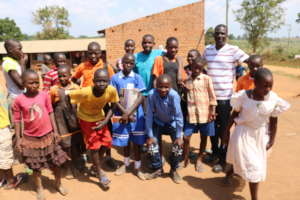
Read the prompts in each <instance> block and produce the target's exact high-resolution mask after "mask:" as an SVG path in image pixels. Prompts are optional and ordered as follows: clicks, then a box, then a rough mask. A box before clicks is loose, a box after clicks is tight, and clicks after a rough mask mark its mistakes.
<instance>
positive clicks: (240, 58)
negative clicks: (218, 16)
mask: <svg viewBox="0 0 300 200" xmlns="http://www.w3.org/2000/svg"><path fill="white" fill-rule="evenodd" d="M214 39H215V44H213V45H208V46H207V47H206V49H205V52H204V55H203V56H204V57H205V59H206V60H207V63H208V68H207V74H208V75H209V76H210V77H211V78H212V81H213V86H214V91H215V94H216V97H217V103H218V105H217V107H216V113H217V118H216V121H215V122H216V123H215V125H216V136H213V137H211V143H212V151H213V157H214V158H218V160H219V162H218V164H217V165H215V166H214V168H213V171H215V172H221V171H222V170H223V168H222V167H223V166H224V164H225V156H226V150H225V149H223V148H222V147H221V146H220V141H221V140H220V139H221V137H222V133H223V132H224V130H225V128H226V126H227V123H228V119H229V116H230V112H231V106H230V98H231V95H232V93H233V83H234V80H235V73H236V69H235V67H236V65H235V63H236V62H240V63H242V62H245V61H246V60H247V59H248V57H249V56H248V55H247V54H246V53H245V52H244V51H242V50H241V49H240V48H239V47H237V46H233V45H230V44H227V43H226V39H227V27H226V25H223V24H220V25H217V26H216V28H215V31H214Z"/></svg>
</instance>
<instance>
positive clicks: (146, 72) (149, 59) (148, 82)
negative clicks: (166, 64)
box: [134, 49, 163, 96]
mask: <svg viewBox="0 0 300 200" xmlns="http://www.w3.org/2000/svg"><path fill="white" fill-rule="evenodd" d="M162 54H163V51H162V50H160V49H153V50H152V51H151V53H150V54H144V53H143V52H139V53H137V54H135V68H134V71H135V72H136V73H137V74H139V75H140V76H141V77H142V79H143V81H144V84H145V86H146V90H145V91H144V92H143V93H142V94H143V95H144V96H148V93H149V91H150V90H151V89H152V81H153V80H152V79H153V78H152V68H153V64H154V60H155V58H156V57H157V56H161V55H162Z"/></svg>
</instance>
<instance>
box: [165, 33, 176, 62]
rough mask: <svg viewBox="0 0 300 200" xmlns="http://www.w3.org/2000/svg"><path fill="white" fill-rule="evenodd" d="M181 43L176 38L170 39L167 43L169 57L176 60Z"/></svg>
mask: <svg viewBox="0 0 300 200" xmlns="http://www.w3.org/2000/svg"><path fill="white" fill-rule="evenodd" d="M178 46H179V42H178V39H177V38H176V37H169V38H168V39H167V41H166V49H167V55H169V56H170V57H172V58H174V57H175V56H176V54H177V53H178Z"/></svg>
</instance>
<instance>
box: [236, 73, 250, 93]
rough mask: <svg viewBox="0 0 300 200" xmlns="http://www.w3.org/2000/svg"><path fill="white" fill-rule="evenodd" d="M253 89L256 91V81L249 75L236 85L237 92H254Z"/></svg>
mask: <svg viewBox="0 0 300 200" xmlns="http://www.w3.org/2000/svg"><path fill="white" fill-rule="evenodd" d="M252 89H254V79H253V78H251V76H250V74H249V73H248V74H246V75H244V76H242V77H240V78H239V79H238V81H237V85H236V92H238V91H240V90H252Z"/></svg>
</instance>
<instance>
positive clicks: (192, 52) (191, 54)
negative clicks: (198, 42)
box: [187, 49, 201, 65]
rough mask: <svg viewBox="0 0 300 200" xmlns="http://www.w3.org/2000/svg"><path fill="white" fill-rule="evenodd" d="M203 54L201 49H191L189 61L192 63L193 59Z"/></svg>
mask: <svg viewBox="0 0 300 200" xmlns="http://www.w3.org/2000/svg"><path fill="white" fill-rule="evenodd" d="M200 56H201V54H200V53H199V51H198V50H197V49H191V50H189V52H188V55H187V62H188V64H189V65H192V63H193V61H194V60H195V59H196V58H197V57H200Z"/></svg>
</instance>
